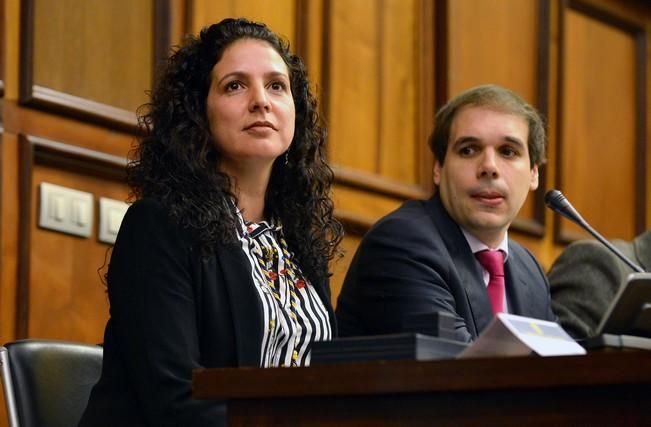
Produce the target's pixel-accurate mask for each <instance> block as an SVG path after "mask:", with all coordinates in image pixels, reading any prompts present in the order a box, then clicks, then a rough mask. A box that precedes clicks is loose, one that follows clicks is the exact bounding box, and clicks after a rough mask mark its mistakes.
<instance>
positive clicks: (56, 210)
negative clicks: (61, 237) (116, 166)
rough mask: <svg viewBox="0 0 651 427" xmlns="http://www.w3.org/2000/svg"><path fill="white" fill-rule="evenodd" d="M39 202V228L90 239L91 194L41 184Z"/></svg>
mask: <svg viewBox="0 0 651 427" xmlns="http://www.w3.org/2000/svg"><path fill="white" fill-rule="evenodd" d="M40 201H41V206H40V215H39V221H38V225H39V226H40V227H43V228H47V229H50V230H55V231H60V232H62V233H68V234H74V235H75V236H81V237H90V235H91V234H92V228H93V195H92V194H91V193H86V192H84V191H78V190H73V189H71V188H67V187H61V186H60V185H54V184H50V183H48V182H42V183H41V184H40Z"/></svg>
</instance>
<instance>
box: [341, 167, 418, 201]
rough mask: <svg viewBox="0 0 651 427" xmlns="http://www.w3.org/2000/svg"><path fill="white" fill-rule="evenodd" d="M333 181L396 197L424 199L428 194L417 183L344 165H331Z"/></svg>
mask: <svg viewBox="0 0 651 427" xmlns="http://www.w3.org/2000/svg"><path fill="white" fill-rule="evenodd" d="M332 170H333V171H334V173H335V183H337V184H341V185H345V186H348V187H352V188H358V189H361V190H366V191H369V192H371V193H375V194H382V195H385V196H390V197H395V198H398V199H426V198H429V197H430V194H429V193H428V192H427V191H425V190H424V189H423V188H422V187H421V186H419V185H410V184H405V183H402V182H399V181H394V180H390V179H388V178H384V177H382V176H379V175H374V174H370V173H365V172H361V171H358V170H354V169H351V168H347V167H344V166H336V165H334V166H332Z"/></svg>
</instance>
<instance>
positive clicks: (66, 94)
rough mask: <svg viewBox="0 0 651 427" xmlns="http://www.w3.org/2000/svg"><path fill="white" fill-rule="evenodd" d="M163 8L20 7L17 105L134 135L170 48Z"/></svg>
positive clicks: (161, 1)
mask: <svg viewBox="0 0 651 427" xmlns="http://www.w3.org/2000/svg"><path fill="white" fill-rule="evenodd" d="M169 1H170V0H143V1H137V2H132V1H130V0H115V1H111V2H104V1H98V0H95V1H89V2H78V1H76V0H62V1H59V2H48V1H45V0H24V1H23V2H22V10H21V22H22V31H21V36H22V37H21V57H20V66H21V76H20V101H21V103H23V104H25V105H28V106H34V107H38V108H45V109H48V110H49V111H52V112H55V113H61V114H69V115H73V116H76V117H80V118H83V119H85V120H91V121H97V122H100V123H103V124H107V125H110V126H115V127H119V128H121V129H124V130H128V131H134V130H135V125H136V116H135V110H136V108H137V107H138V106H140V105H141V104H142V103H144V102H145V101H146V100H147V99H146V97H145V91H146V90H148V89H150V88H151V86H152V81H153V75H154V71H155V63H156V61H157V59H158V58H160V57H161V56H163V55H164V52H165V51H167V48H168V46H169V41H170V36H169V34H170V28H169V17H166V16H165V14H169V5H168V2H169ZM165 23H167V24H168V25H165ZM165 56H166V55H165Z"/></svg>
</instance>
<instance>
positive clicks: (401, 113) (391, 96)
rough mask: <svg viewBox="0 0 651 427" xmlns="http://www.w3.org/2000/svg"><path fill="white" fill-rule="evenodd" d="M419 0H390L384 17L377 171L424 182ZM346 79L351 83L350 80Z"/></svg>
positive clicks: (381, 25) (384, 7)
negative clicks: (419, 96)
mask: <svg viewBox="0 0 651 427" xmlns="http://www.w3.org/2000/svg"><path fill="white" fill-rule="evenodd" d="M418 6H419V2H418V1H417V0H384V1H383V2H382V7H381V10H382V13H381V14H380V16H379V17H378V19H379V22H378V28H379V34H378V52H379V54H380V58H379V64H378V65H379V66H378V75H379V82H378V92H379V94H380V100H379V101H380V105H379V111H378V119H377V126H378V130H379V135H378V151H377V158H376V167H375V170H376V172H377V173H378V174H379V175H380V176H382V177H386V178H388V179H392V180H395V181H399V182H404V183H406V184H416V185H418V184H420V182H419V179H420V174H419V172H420V171H419V168H420V164H419V160H418V159H420V158H421V157H422V155H423V154H425V155H426V154H427V150H422V148H423V146H424V145H426V142H425V141H419V140H418V136H419V134H418V125H417V121H416V118H417V117H418V116H417V112H418V102H417V93H418V91H419V90H420V89H421V88H420V80H419V74H418V73H419V71H420V68H419V67H420V62H419V56H420V52H419V51H418V49H417V47H418V44H417V43H418V41H417V37H418V36H420V31H419V27H418V25H416V24H417V22H418V13H419V12H420V11H419V9H418ZM344 84H345V83H344Z"/></svg>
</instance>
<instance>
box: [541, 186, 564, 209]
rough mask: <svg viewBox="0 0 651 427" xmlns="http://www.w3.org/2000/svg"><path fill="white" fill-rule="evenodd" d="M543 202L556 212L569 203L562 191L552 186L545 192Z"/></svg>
mask: <svg viewBox="0 0 651 427" xmlns="http://www.w3.org/2000/svg"><path fill="white" fill-rule="evenodd" d="M545 204H546V205H547V207H548V208H550V209H551V210H553V211H556V212H558V211H559V209H563V208H564V207H566V206H567V205H568V204H569V202H568V201H567V199H566V198H565V196H564V195H563V193H561V192H560V191H558V190H556V189H555V188H554V189H552V190H549V191H548V192H547V193H546V194H545Z"/></svg>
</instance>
